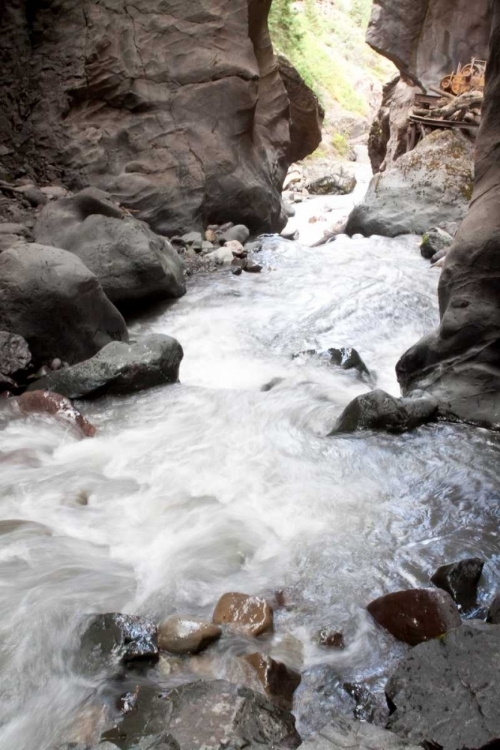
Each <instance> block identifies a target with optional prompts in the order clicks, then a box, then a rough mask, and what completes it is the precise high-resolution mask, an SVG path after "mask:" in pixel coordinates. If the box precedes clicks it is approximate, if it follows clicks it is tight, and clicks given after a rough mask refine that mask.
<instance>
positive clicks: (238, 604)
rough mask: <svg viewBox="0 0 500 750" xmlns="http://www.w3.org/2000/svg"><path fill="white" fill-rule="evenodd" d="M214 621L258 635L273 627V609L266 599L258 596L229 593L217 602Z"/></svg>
mask: <svg viewBox="0 0 500 750" xmlns="http://www.w3.org/2000/svg"><path fill="white" fill-rule="evenodd" d="M213 621H214V622H215V623H216V624H217V625H231V626H232V627H233V628H235V629H236V630H241V631H243V632H244V633H246V634H247V635H254V636H257V635H262V633H266V632H268V631H270V630H272V629H273V610H272V609H271V607H270V606H269V604H268V603H267V602H266V600H265V599H261V598H260V597H258V596H248V594H238V593H229V594H224V595H223V596H221V598H220V599H219V601H218V602H217V606H216V607H215V611H214V615H213Z"/></svg>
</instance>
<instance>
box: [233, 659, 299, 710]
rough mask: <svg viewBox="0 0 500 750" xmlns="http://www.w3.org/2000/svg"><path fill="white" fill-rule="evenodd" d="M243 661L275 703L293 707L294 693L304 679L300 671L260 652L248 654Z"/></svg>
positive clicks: (283, 706)
mask: <svg viewBox="0 0 500 750" xmlns="http://www.w3.org/2000/svg"><path fill="white" fill-rule="evenodd" d="M243 661H244V662H245V664H246V665H247V667H249V668H250V670H251V673H252V676H254V677H255V678H256V679H257V680H258V682H259V683H260V685H261V686H262V688H263V689H264V692H265V694H266V695H267V696H268V698H269V699H270V700H271V701H272V702H273V703H275V704H276V705H277V706H281V707H282V708H291V707H292V704H293V694H294V693H295V691H296V690H297V688H298V686H299V685H300V682H301V679H302V678H301V676H300V674H299V672H296V671H295V670H294V669H290V668H289V667H287V666H286V664H283V663H282V662H280V661H275V660H274V659H272V658H271V657H270V656H267V655H265V654H260V653H258V652H256V653H254V654H247V655H246V656H244V657H243Z"/></svg>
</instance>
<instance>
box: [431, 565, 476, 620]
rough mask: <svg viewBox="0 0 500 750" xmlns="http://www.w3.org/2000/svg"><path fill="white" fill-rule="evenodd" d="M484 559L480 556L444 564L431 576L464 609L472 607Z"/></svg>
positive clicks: (435, 583) (434, 582)
mask: <svg viewBox="0 0 500 750" xmlns="http://www.w3.org/2000/svg"><path fill="white" fill-rule="evenodd" d="M483 567H484V561H483V560H480V559H479V558H478V557H471V558H469V559H467V560H460V561H459V562H455V563H451V565H443V566H441V567H440V568H438V570H436V572H435V573H434V575H433V576H432V577H431V581H432V583H433V584H434V585H435V586H437V587H438V588H440V589H443V591H447V592H448V594H449V595H450V596H451V598H452V599H453V601H455V602H456V603H457V604H459V605H460V606H461V607H463V608H464V609H470V608H471V607H473V606H474V605H475V603H476V599H477V587H478V584H479V579H480V578H481V573H482V572H483Z"/></svg>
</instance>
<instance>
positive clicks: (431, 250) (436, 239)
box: [420, 227, 453, 260]
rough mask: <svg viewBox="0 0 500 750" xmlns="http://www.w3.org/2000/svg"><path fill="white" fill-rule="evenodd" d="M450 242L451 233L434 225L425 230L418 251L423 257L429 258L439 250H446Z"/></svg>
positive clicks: (451, 238) (451, 239) (451, 240)
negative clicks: (432, 227)
mask: <svg viewBox="0 0 500 750" xmlns="http://www.w3.org/2000/svg"><path fill="white" fill-rule="evenodd" d="M452 244H453V237H452V236H451V234H448V232H445V231H444V229H440V228H439V227H435V228H434V229H429V231H428V232H425V234H424V236H423V237H422V242H421V243H420V252H421V254H422V257H423V258H425V259H426V260H431V258H432V257H433V256H435V255H436V253H439V252H440V251H441V250H447V249H448V248H449V247H451V245H452Z"/></svg>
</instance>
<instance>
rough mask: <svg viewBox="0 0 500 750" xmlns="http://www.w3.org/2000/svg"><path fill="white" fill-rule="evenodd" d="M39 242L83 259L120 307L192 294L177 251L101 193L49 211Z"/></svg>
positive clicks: (40, 223)
mask: <svg viewBox="0 0 500 750" xmlns="http://www.w3.org/2000/svg"><path fill="white" fill-rule="evenodd" d="M35 238H36V241H37V242H39V243H40V244H42V245H53V246H54V247H61V248H63V250H68V251H69V252H71V253H74V254H75V255H77V256H78V257H79V258H80V260H81V261H83V263H85V265H86V266H87V268H88V269H90V270H91V271H92V273H95V275H96V276H97V278H98V279H99V281H100V283H101V286H102V288H103V290H104V292H105V294H106V296H107V297H108V298H109V299H110V300H111V302H113V303H114V304H115V305H117V306H118V307H120V306H124V305H130V304H132V303H137V302H147V301H151V300H154V299H164V298H168V297H180V296H181V295H183V294H184V293H185V291H186V287H185V284H184V277H183V272H182V264H181V261H180V258H179V255H178V254H177V252H176V250H174V248H173V247H172V245H171V244H170V243H169V242H168V241H167V240H165V239H164V238H163V237H160V236H159V235H157V234H155V233H154V232H152V231H151V229H150V228H149V227H148V226H147V224H145V223H144V222H141V221H137V219H133V218H132V217H131V216H127V215H126V214H125V212H124V211H122V210H121V209H120V208H119V207H118V206H116V205H115V204H114V203H113V202H112V201H111V200H110V196H109V195H108V194H107V193H104V192H102V191H101V190H97V189H96V188H87V189H86V190H82V191H81V192H79V193H77V194H76V195H75V196H73V197H71V198H62V199H61V200H58V201H54V202H52V203H49V204H48V205H47V206H45V208H44V209H43V210H42V213H41V215H40V217H39V219H38V222H37V225H36V228H35Z"/></svg>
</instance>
